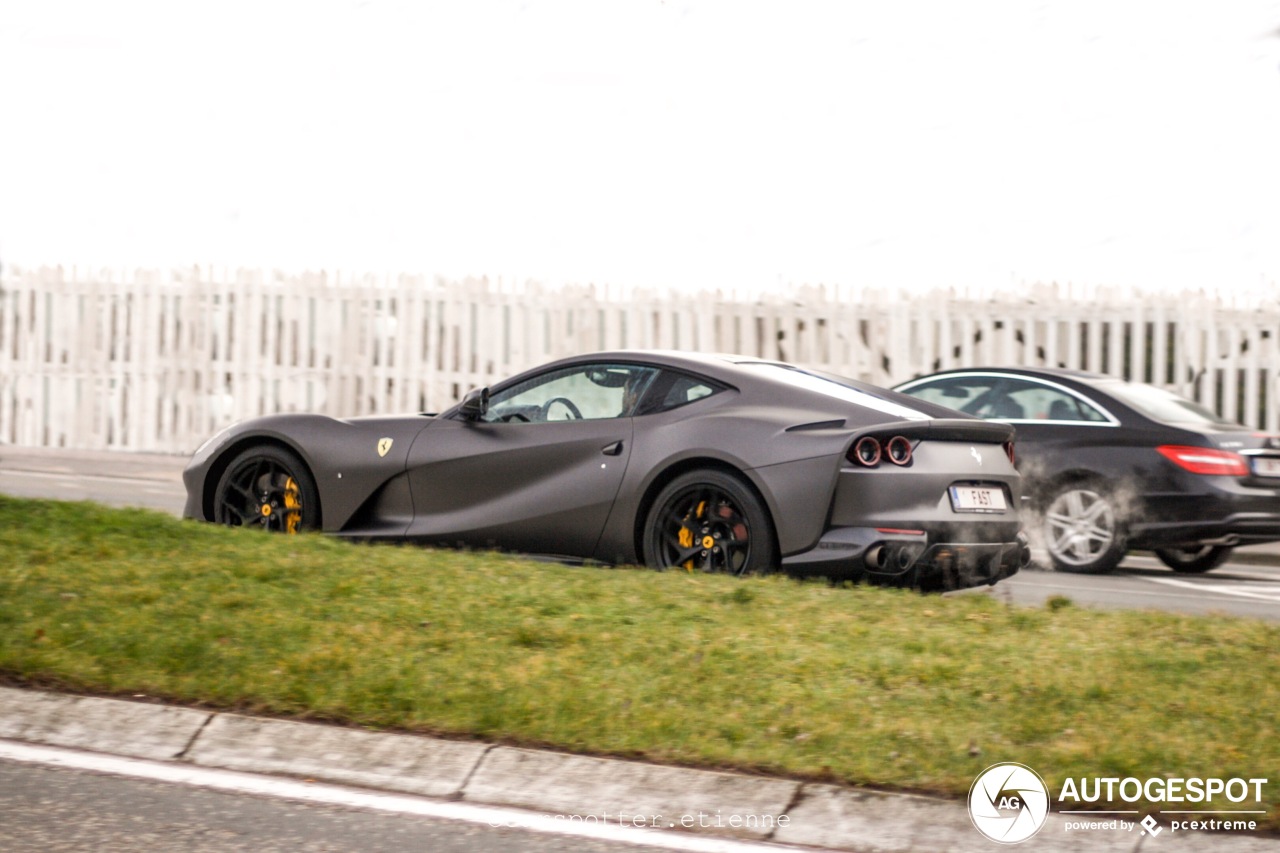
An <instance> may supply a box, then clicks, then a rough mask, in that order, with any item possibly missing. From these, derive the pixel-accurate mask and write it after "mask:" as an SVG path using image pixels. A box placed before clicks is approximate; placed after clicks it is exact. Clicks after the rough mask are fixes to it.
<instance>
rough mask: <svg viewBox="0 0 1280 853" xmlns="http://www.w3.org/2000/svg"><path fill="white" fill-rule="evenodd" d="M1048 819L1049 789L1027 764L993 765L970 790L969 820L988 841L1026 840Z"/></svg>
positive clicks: (980, 775) (1006, 842) (975, 781)
mask: <svg viewBox="0 0 1280 853" xmlns="http://www.w3.org/2000/svg"><path fill="white" fill-rule="evenodd" d="M1048 816H1049V789H1048V788H1046V787H1045V784H1044V780H1043V779H1041V778H1040V774H1039V773H1037V772H1036V771H1034V770H1032V769H1031V768H1030V767H1027V766H1026V765H1025V764H1014V763H1012V762H1010V763H1006V764H993V765H991V766H990V767H988V768H987V769H986V770H984V771H982V773H981V774H979V776H978V778H977V779H974V780H973V787H971V788H970V789H969V818H970V819H971V820H972V821H973V825H974V826H975V827H976V828H977V830H978V832H981V833H982V834H983V835H985V836H986V837H987V838H990V839H991V840H992V841H999V842H1000V843H1002V844H1017V843H1018V842H1019V841H1026V840H1027V839H1028V838H1030V837H1031V836H1033V835H1035V834H1036V833H1037V832H1039V831H1040V827H1042V826H1044V819H1045V818H1046V817H1048Z"/></svg>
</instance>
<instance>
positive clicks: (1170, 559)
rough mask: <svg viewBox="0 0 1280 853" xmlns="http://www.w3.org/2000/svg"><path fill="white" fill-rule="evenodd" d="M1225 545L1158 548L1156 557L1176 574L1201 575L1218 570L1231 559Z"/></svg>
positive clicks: (1229, 550) (1228, 549)
mask: <svg viewBox="0 0 1280 853" xmlns="http://www.w3.org/2000/svg"><path fill="white" fill-rule="evenodd" d="M1231 551H1232V549H1231V548H1228V547H1227V546H1225V545H1193V546H1191V547H1189V548H1157V549H1156V556H1157V557H1159V558H1160V562H1162V563H1164V564H1165V565H1166V566H1168V567H1169V568H1171V569H1173V570H1174V571H1175V572H1187V573H1188V574H1199V573H1200V572H1207V571H1209V570H1210V569H1216V568H1218V566H1221V565H1222V564H1223V563H1225V562H1226V561H1227V560H1228V558H1230V557H1231Z"/></svg>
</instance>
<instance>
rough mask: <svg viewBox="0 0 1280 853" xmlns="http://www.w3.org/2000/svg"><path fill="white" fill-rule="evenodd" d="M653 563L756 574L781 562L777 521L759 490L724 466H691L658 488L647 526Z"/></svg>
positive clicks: (646, 537) (646, 555)
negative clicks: (771, 517)
mask: <svg viewBox="0 0 1280 853" xmlns="http://www.w3.org/2000/svg"><path fill="white" fill-rule="evenodd" d="M643 544H644V561H645V563H646V564H647V565H649V566H651V567H653V568H655V569H665V568H669V567H675V566H678V567H681V568H684V569H687V570H689V571H694V570H698V571H703V572H722V573H726V574H732V575H755V574H764V573H766V572H771V571H773V570H774V569H776V568H777V562H778V556H777V552H778V546H777V542H776V540H775V537H774V533H773V525H772V524H771V523H770V521H769V514H768V512H767V511H766V510H765V507H764V504H763V503H762V502H761V501H760V499H759V498H758V497H756V494H755V492H753V491H752V490H751V488H750V487H749V486H747V485H746V484H745V483H743V482H742V481H741V480H739V479H738V478H737V477H735V476H733V475H731V474H727V473H725V472H723V471H715V470H710V469H708V470H698V471H690V472H689V473H687V474H681V475H680V476H679V477H676V478H675V479H674V480H672V481H671V482H670V483H668V484H667V486H666V487H665V488H664V489H663V490H662V491H661V492H660V493H659V494H658V497H657V499H656V500H655V501H654V502H653V508H652V509H650V510H649V515H648V518H647V519H646V520H645V526H644V542H643Z"/></svg>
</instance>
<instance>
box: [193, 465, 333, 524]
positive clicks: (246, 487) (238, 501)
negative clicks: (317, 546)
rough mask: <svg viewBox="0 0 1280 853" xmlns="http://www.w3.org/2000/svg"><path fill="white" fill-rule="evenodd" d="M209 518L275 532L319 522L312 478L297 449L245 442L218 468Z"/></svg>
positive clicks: (317, 502)
mask: <svg viewBox="0 0 1280 853" xmlns="http://www.w3.org/2000/svg"><path fill="white" fill-rule="evenodd" d="M213 520H214V521H216V522H218V523H219V524H228V525H231V526H232V527H257V528H261V529H262V530H270V531H273V532H276V533H297V532H298V531H299V530H305V529H308V528H313V527H319V526H320V494H319V492H318V491H317V489H316V482H315V478H314V477H312V476H311V472H310V471H308V470H307V466H306V465H304V464H303V462H302V460H301V459H299V458H298V456H297V454H295V453H292V452H291V451H288V450H285V449H284V448H283V447H276V446H275V445H261V446H259V447H250V448H249V449H248V450H245V451H243V452H242V453H240V454H239V455H238V456H236V458H235V459H232V460H231V464H230V465H228V466H227V468H226V470H225V471H223V472H222V477H221V478H219V480H218V487H217V489H216V491H215V492H214V497H213Z"/></svg>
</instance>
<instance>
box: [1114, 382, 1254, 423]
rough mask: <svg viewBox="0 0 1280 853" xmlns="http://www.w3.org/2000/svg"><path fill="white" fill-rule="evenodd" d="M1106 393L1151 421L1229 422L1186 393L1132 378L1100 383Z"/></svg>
mask: <svg viewBox="0 0 1280 853" xmlns="http://www.w3.org/2000/svg"><path fill="white" fill-rule="evenodd" d="M1100 387H1102V388H1104V389H1105V390H1106V391H1107V393H1109V394H1111V396H1113V397H1115V398H1116V399H1117V400H1119V401H1120V402H1122V403H1125V404H1127V405H1129V406H1132V407H1133V408H1135V409H1137V410H1138V411H1139V412H1141V413H1142V414H1144V415H1146V416H1147V417H1149V418H1151V419H1152V420H1153V421H1160V422H1162V423H1167V424H1200V425H1202V426H1233V424H1232V423H1231V422H1230V421H1227V420H1223V419H1222V418H1220V417H1218V416H1217V415H1215V414H1214V413H1213V412H1211V411H1209V410H1208V409H1206V408H1205V407H1204V406H1201V405H1200V404H1199V403H1196V402H1194V401H1192V400H1188V399H1187V398H1186V397H1181V396H1179V395H1177V394H1175V393H1173V392H1172V391H1166V390H1165V389H1163V388H1157V387H1156V386H1154V385H1143V384H1141V383H1136V382H1116V383H1114V384H1110V383H1108V384H1106V385H1104V386H1100Z"/></svg>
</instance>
